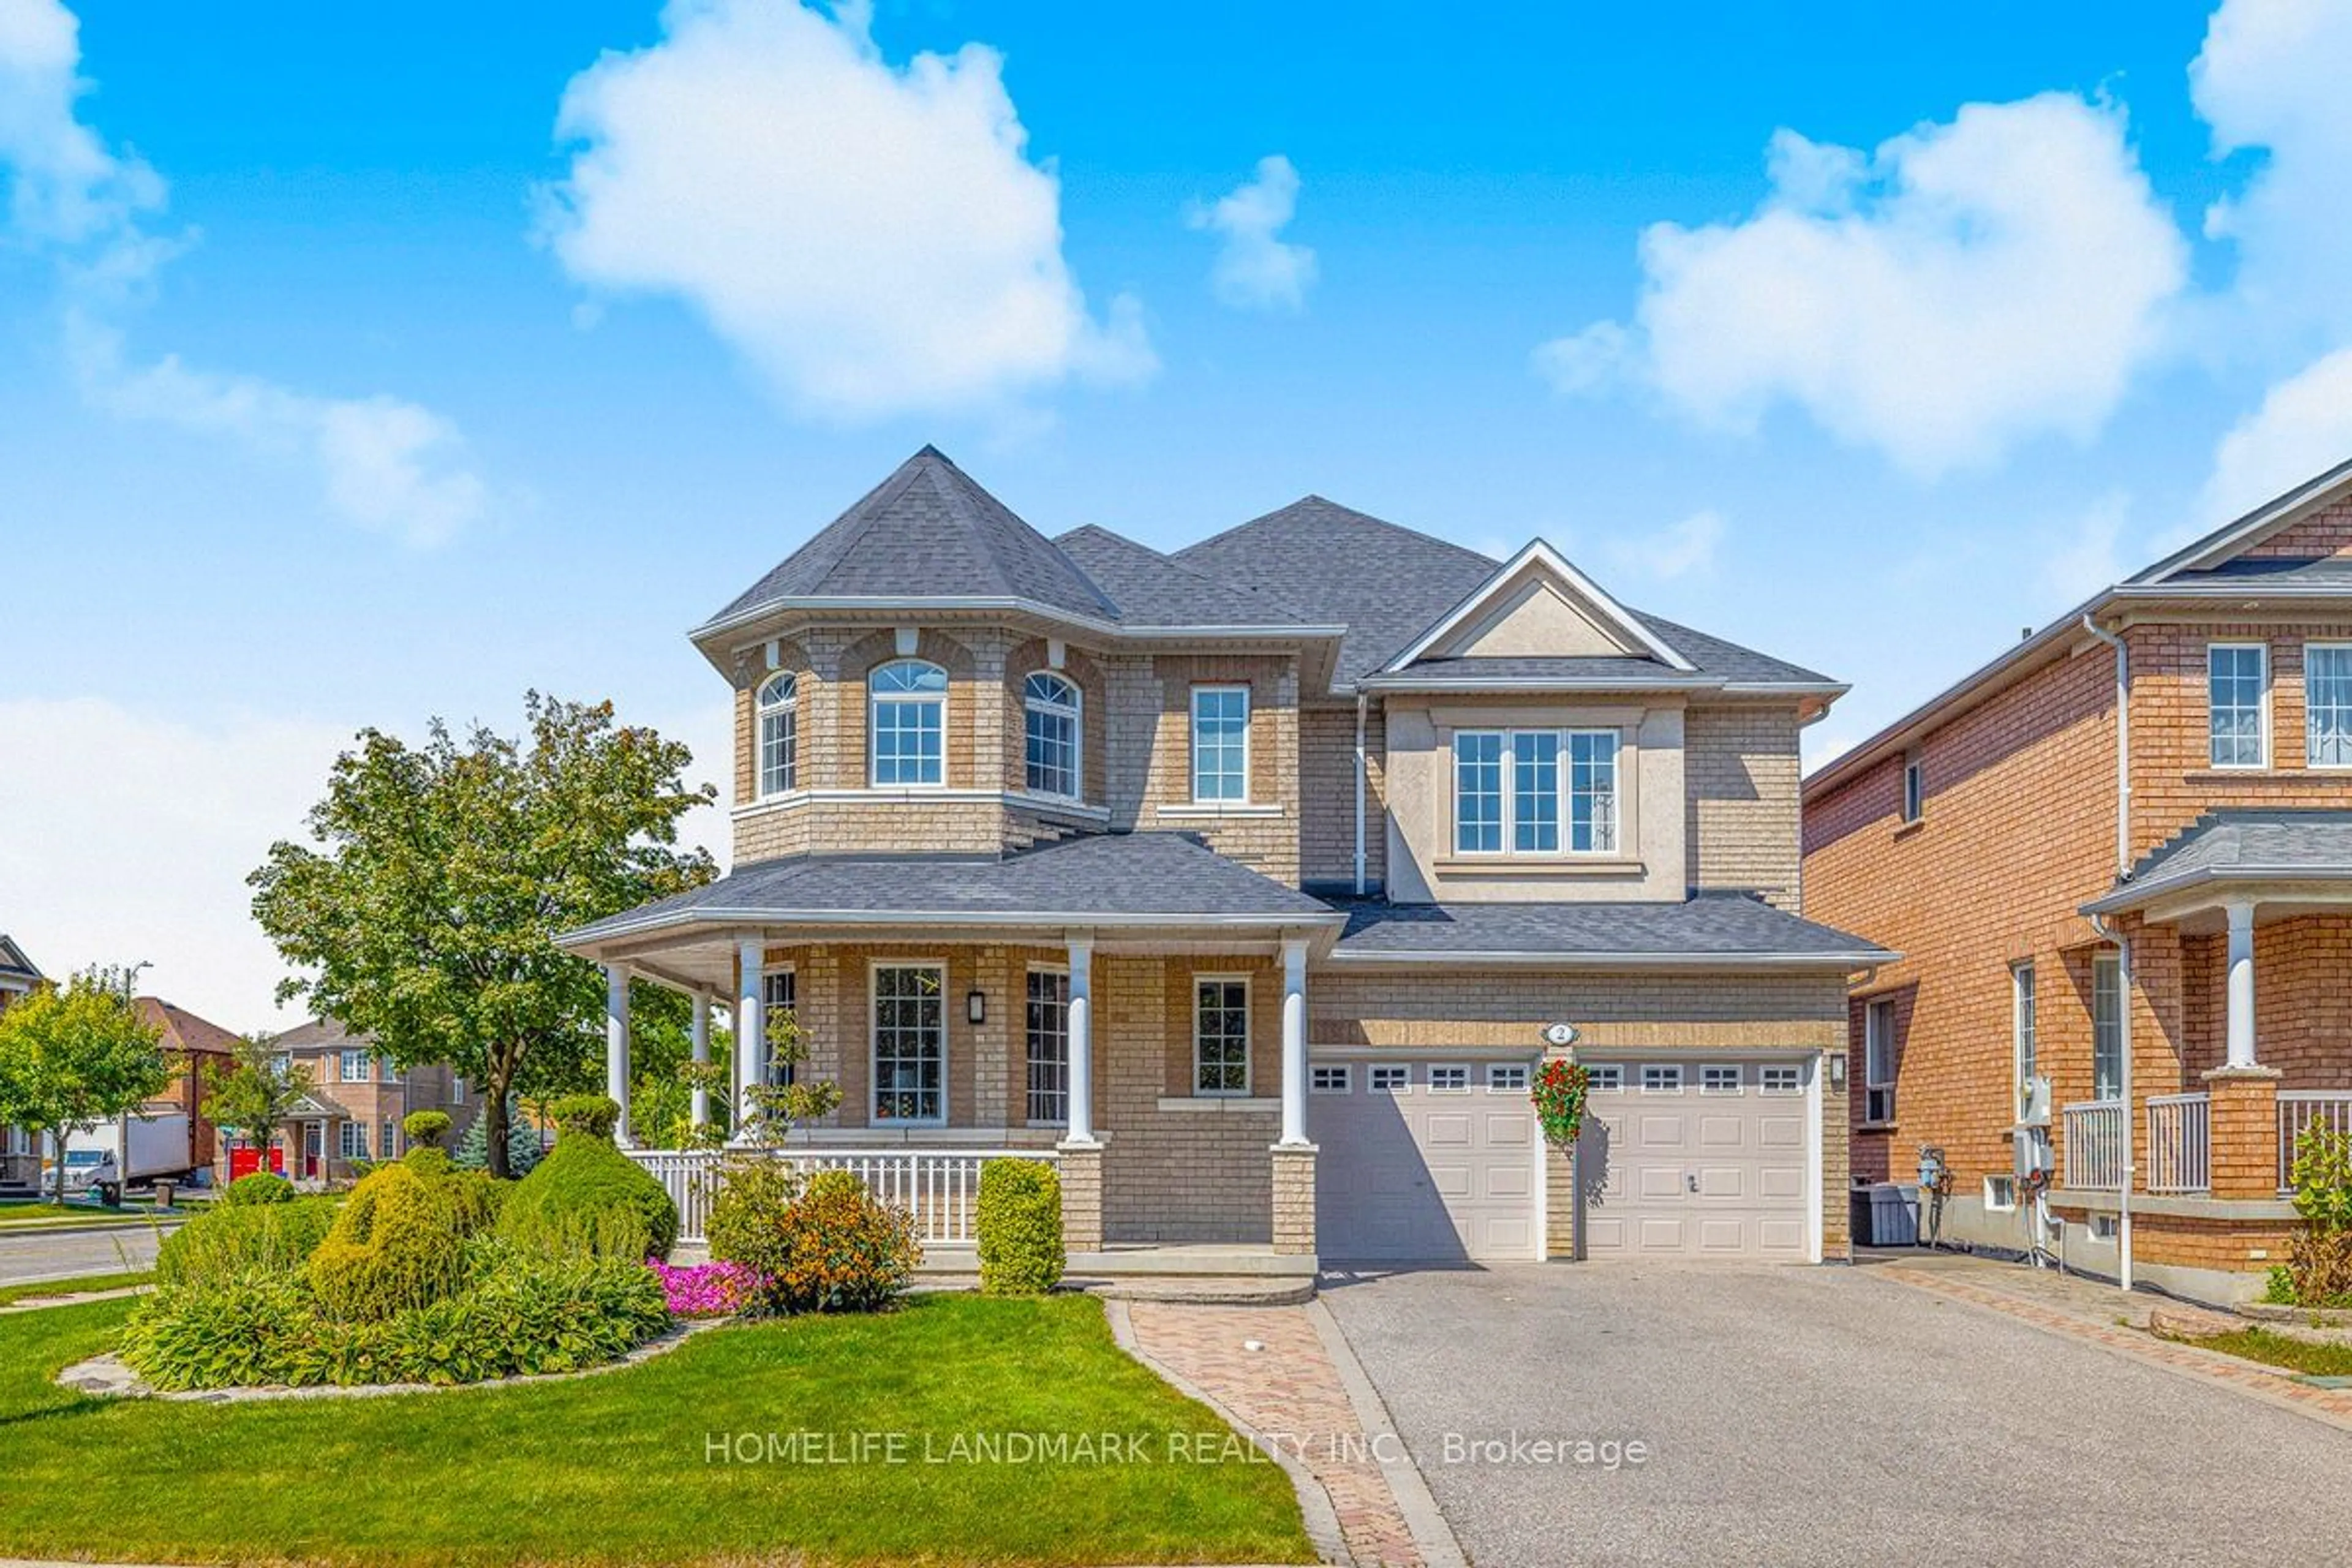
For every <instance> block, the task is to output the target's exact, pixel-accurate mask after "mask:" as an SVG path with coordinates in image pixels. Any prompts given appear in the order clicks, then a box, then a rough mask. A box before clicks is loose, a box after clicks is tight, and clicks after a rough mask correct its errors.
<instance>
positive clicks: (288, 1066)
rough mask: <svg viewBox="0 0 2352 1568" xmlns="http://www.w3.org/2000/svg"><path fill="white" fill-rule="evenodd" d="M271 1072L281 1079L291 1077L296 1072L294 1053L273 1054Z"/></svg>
mask: <svg viewBox="0 0 2352 1568" xmlns="http://www.w3.org/2000/svg"><path fill="white" fill-rule="evenodd" d="M269 1070H270V1071H271V1072H274V1073H276V1074H277V1075H278V1077H279V1078H285V1077H288V1076H289V1075H290V1074H291V1073H292V1072H293V1071H294V1053H293V1052H292V1051H276V1052H273V1053H271V1055H270V1058H269Z"/></svg>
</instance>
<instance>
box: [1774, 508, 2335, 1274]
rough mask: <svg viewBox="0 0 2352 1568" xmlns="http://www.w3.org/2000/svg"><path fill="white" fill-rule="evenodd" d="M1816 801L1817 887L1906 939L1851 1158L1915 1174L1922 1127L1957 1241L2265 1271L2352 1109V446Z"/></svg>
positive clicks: (1862, 1081) (2037, 637)
mask: <svg viewBox="0 0 2352 1568" xmlns="http://www.w3.org/2000/svg"><path fill="white" fill-rule="evenodd" d="M1804 798H1805V868H1804V869H1805V888H1806V894H1807V898H1808V900H1809V903H1810V908H1811V911H1812V912H1814V913H1816V914H1818V915H1820V916H1822V918H1823V919H1825V920H1829V921H1833V922H1837V923H1840V924H1850V925H1853V926H1854V927H1857V928H1859V929H1862V930H1866V931H1869V932H1870V933H1871V934H1872V935H1873V936H1874V937H1875V938H1877V939H1878V940H1880V941H1882V942H1885V943H1886V944H1887V945H1888V946H1889V947H1892V948H1895V949H1899V950H1900V951H1901V952H1902V953H1903V954H1904V956H1903V958H1902V960H1901V961H1900V962H1898V963H1892V964H1889V965H1887V966H1885V968H1882V969H1881V970H1880V971H1878V972H1877V973H1876V974H1875V975H1874V976H1872V977H1871V978H1870V979H1869V980H1868V982H1867V983H1866V984H1864V985H1862V986H1861V987H1860V988H1859V989H1858V990H1857V993H1856V995H1855V997H1854V1000H1853V1016H1852V1020H1851V1026H1850V1028H1851V1036H1850V1037H1851V1049H1852V1051H1853V1059H1854V1061H1855V1062H1856V1063H1857V1064H1858V1066H1859V1068H1860V1070H1858V1071H1857V1072H1856V1073H1855V1074H1854V1075H1853V1096H1852V1100H1853V1103H1852V1115H1853V1163H1854V1169H1855V1171H1856V1173H1858V1174H1864V1175H1871V1176H1877V1177H1881V1178H1884V1177H1888V1176H1892V1177H1895V1178H1900V1179H1908V1178H1909V1177H1910V1176H1911V1175H1912V1174H1913V1173H1915V1172H1916V1168H1917V1163H1918V1151H1919V1149H1920V1148H1921V1147H1922V1146H1932V1147H1935V1148H1937V1149H1940V1150H1941V1151H1942V1152H1943V1153H1944V1155H1945V1158H1946V1160H1947V1162H1948V1166H1949V1169H1950V1171H1951V1173H1952V1176H1953V1183H1952V1190H1951V1192H1950V1194H1949V1195H1948V1199H1947V1201H1946V1203H1945V1204H1944V1205H1943V1216H1942V1218H1943V1235H1944V1236H1945V1237H1947V1238H1948V1239H1954V1240H1960V1241H1968V1242H1974V1243H1979V1244H1986V1245H1993V1246H2000V1247H2012V1248H2018V1249H2024V1248H2026V1247H2033V1246H2042V1247H2050V1248H2053V1249H2054V1248H2056V1247H2059V1246H2061V1245H2062V1244H2063V1248H2064V1250H2065V1253H2066V1257H2067V1260H2068V1261H2069V1262H2070V1263H2074V1264H2079V1265H2082V1266H2084V1267H2085V1268H2090V1269H2092V1270H2095V1271H2098V1272H2102V1273H2105V1274H2108V1275H2110V1276H2111V1277H2126V1278H2128V1277H2131V1276H2133V1275H2135V1274H2136V1275H2137V1278H2139V1279H2147V1280H2150V1281H2152V1282H2155V1283H2158V1284H2160V1285H2164V1286H2166V1287H2168V1288H2170V1289H2179V1290H2181V1291H2184V1292H2186V1293H2189V1294H2193V1295H2199V1296H2201V1297H2204V1298H2206V1299H2213V1300H2225V1299H2236V1298H2241V1297H2243V1296H2246V1295H2249V1294H2252V1293H2253V1292H2255V1291H2258V1290H2259V1289H2261V1287H2262V1284H2263V1272H2264V1271H2265V1270H2266V1269H2267V1268H2269V1267H2271V1266H2273V1265H2274V1264H2277V1263H2280V1262H2283V1261H2284V1259H2285V1257H2286V1248H2287V1243H2288V1238H2289V1236H2290V1234H2291V1230H2290V1227H2291V1222H2292V1219H2293V1214H2292V1211H2291V1209H2290V1208H2289V1207H2288V1206H2287V1205H2286V1204H2284V1202H2282V1201H2281V1187H2282V1185H2283V1184H2284V1181H2285V1170H2286V1166H2287V1163H2289V1162H2290V1161H2291V1159H2292V1154H2293V1147H2294V1140H2295V1138H2296V1136H2297V1135H2298V1133H2299V1131H2300V1130H2301V1129H2302V1128H2303V1127H2304V1126H2305V1125H2306V1124H2308V1123H2309V1122H2311V1121H2314V1120H2321V1121H2327V1122H2330V1123H2332V1124H2333V1125H2335V1126H2336V1127H2339V1128H2341V1127H2344V1126H2346V1125H2347V1123H2352V983H2347V980H2348V979H2352V977H2348V976H2347V961H2352V464H2347V465H2346V466H2345V467H2343V468H2337V469H2335V470H2333V471H2331V472H2329V473H2327V474H2325V475H2322V476H2320V477H2319V478H2318V479H2314V480H2312V481H2310V482H2309V483H2307V484H2305V485H2302V486H2300V487H2298V488H2297V489H2294V490H2293V491H2290V492H2289V493H2287V494H2286V495H2284V496H2282V497H2280V498H2279V499H2278V500H2275V501H2273V502H2272V503H2271V504H2269V505H2267V506H2265V507H2263V508H2261V509H2260V510H2256V511H2254V512H2252V513H2251V514H2249V515H2248V516H2246V517H2245V518H2242V519H2241V520H2239V521H2236V522H2234V523H2231V524H2230V525H2229V526H2228V527H2225V528H2222V529H2221V530H2219V531H2216V532H2214V533H2212V534H2210V535H2209V536H2208V537H2206V538H2204V539H2201V540H2200V541H2198V542H2195V543H2193V544H2191V545H2189V546H2188V547H2187V548H2185V549H2183V550H2180V551H2179V552H2176V553H2174V554H2173V555H2171V556H2168V557H2167V558H2166V559H2165V560H2163V561H2160V562H2158V563H2156V564H2154V565H2152V566H2150V567H2148V568H2147V570H2145V571H2143V572H2140V573H2138V574H2135V575H2133V576H2131V577H2128V578H2126V579H2125V580H2124V581H2123V582H2121V583H2118V584H2115V585H2114V586H2112V587H2110V588H2107V589H2105V590H2103V591H2102V592H2100V593H2099V594H2097V595H2094V596H2093V597H2092V598H2091V599H2090V600H2089V601H2088V602H2087V603H2085V604H2084V605H2081V606H2079V607H2077V608H2076V609H2075V610H2074V611H2072V612H2070V613H2069V614H2068V615H2067V616H2064V617H2063V618H2062V619H2060V620H2058V621H2056V622H2053V624H2052V625H2050V626H2046V627H2044V628H2042V630H2041V631H2039V632H2037V633H2034V634H2032V635H2031V636H2029V637H2026V638H2025V639H2023V640H2022V641H2021V642H2020V643H2019V644H2017V645H2016V646H2014V647H2011V648H2009V649H2007V650H2005V651H2004V652H2003V653H2002V654H2001V655H2000V657H1999V658H1996V659H1994V660H1993V661H1992V662H1991V663H1990V664H1988V665H1986V666H1984V667H1983V668H1979V669H1978V670H1977V671H1975V672H1974V673H1973V674H1971V675H1969V677H1968V678H1967V679H1964V680H1962V681H1960V682H1959V683H1958V685H1956V686H1954V687H1952V688H1951V689H1948V690H1947V691H1945V692H1944V693H1942V694H1941V695H1939V696H1937V697H1936V698H1935V699H1933V700H1930V701H1929V702H1927V704H1925V705H1924V706H1922V707H1921V708H1919V709H1918V710H1916V711H1914V712H1912V713H1910V714H1908V715H1906V716H1905V717H1904V718H1903V719H1901V720H1898V721H1896V722H1895V723H1894V724H1892V725H1890V726H1888V727H1887V728H1886V729H1885V730H1884V731H1881V732H1880V733H1878V734H1877V735H1875V736H1874V737H1872V738H1871V739H1870V740H1868V741H1866V742H1864V743H1863V744H1861V745H1860V746H1857V747H1855V748H1854V749H1853V751H1851V752H1847V753H1846V754H1844V755H1843V756H1842V757H1839V758H1838V759H1836V760H1835V761H1834V762H1832V763H1830V764H1828V765H1827V766H1825V767H1823V768H1822V769H1820V770H1819V771H1817V772H1816V773H1814V774H1813V775H1812V776H1811V777H1810V778H1809V779H1807V781H1806V783H1805V790H1804ZM2037 1079H2042V1080H2047V1093H2046V1095H2041V1094H2037V1093H2036V1092H2035V1090H2036V1089H2037V1087H2038V1086H2037V1084H2036V1081H2035V1080H2037ZM2039 1162H2047V1163H2050V1164H2052V1165H2053V1166H2054V1170H2053V1172H2052V1174H2051V1178H2050V1179H2051V1181H2052V1183H2053V1190H2052V1191H2051V1192H2050V1193H2049V1194H2048V1196H2047V1198H2046V1199H2044V1200H2043V1201H2042V1202H2041V1203H2039V1204H2037V1203H2036V1202H2034V1201H2032V1181H2031V1180H2030V1179H2029V1180H2027V1181H2025V1182H2023V1183H2022V1187H2023V1191H2022V1193H2021V1179H2020V1178H2021V1172H2023V1171H2025V1170H2028V1169H2030V1168H2031V1167H2032V1165H2034V1164H2035V1163H2039ZM1932 1206H1933V1205H1932V1204H1931V1209H1932ZM2053 1217H2054V1218H2055V1219H2056V1220H2057V1221H2059V1222H2061V1223H2060V1226H2058V1227H2057V1228H2055V1229H2053V1226H2051V1224H2050V1223H2049V1222H2050V1220H2051V1219H2052V1218H2053Z"/></svg>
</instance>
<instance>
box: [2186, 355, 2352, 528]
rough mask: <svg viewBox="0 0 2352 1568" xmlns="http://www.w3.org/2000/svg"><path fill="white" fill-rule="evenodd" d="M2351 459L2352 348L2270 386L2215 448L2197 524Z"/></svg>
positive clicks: (2230, 514)
mask: <svg viewBox="0 0 2352 1568" xmlns="http://www.w3.org/2000/svg"><path fill="white" fill-rule="evenodd" d="M2346 458H2352V347H2347V348H2340V349H2337V350H2336V352H2335V353H2331V354H2328V355H2326V356H2325V357H2324V358H2321V359H2319V360H2317V361H2316V362H2315V363H2311V364H2309V365H2306V366H2305V367H2304V369H2303V370H2302V371H2300V372H2299V373H2297V374H2294V375H2292V376H2289V377H2288V378H2287V379H2286V380H2284V381H2282V382H2280V383H2279V384H2277V385H2275V386H2273V387H2272V388H2271V390H2270V392H2269V394H2268V395H2266V396H2264V397H2263V403H2262V406H2261V407H2259V408H2257V409H2255V410H2254V412H2253V413H2252V414H2250V415H2248V416H2245V417H2244V418H2243V419H2241V420H2240V421H2239V422H2238V423H2237V425H2236V426H2233V427H2232V428H2231V431H2230V433H2229V434H2228V435H2226V436H2224V437H2221V446H2220V447H2219V449H2217V450H2216V451H2215V453H2214V455H2213V473H2212V477H2211V478H2210V479H2207V480H2206V481H2205V490H2204V493H2203V495H2202V496H2200V498H2199V500H2198V506H2197V513H2198V515H2197V519H2196V521H2195V524H2194V526H2195V527H2197V528H2198V529H2200V530H2202V529H2210V528H2218V527H2219V526H2221V524H2222V523H2225V522H2228V521H2231V520H2232V519H2234V518H2238V517H2242V516H2243V515H2244V514H2245V513H2247V512H2249V511H2252V510H2253V509H2254V508H2256V507H2258V506H2260V505H2262V504H2263V502H2264V501H2266V500H2271V499H2272V498H2273V497H2274V496H2277V495H2279V494H2281V493H2282V492H2284V491H2285V490H2289V489H2293V488H2294V487H2295V486H2296V485H2299V484H2301V483H2302V482H2303V481H2304V480H2305V479H2310V478H2312V477H2313V476H2314V475H2315V474H2319V473H2321V472H2323V471H2325V470H2326V469H2328V468H2334V467H2335V466H2336V464H2338V463H2341V462H2343V461H2344V460H2345V459H2346Z"/></svg>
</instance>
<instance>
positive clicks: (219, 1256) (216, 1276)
mask: <svg viewBox="0 0 2352 1568" xmlns="http://www.w3.org/2000/svg"><path fill="white" fill-rule="evenodd" d="M246 1180H247V1181H250V1180H252V1178H251V1177H249V1176H248V1177H247V1178H246ZM244 1184H245V1183H244V1182H239V1183H236V1186H243V1185H244ZM232 1190H234V1189H232ZM334 1221H335V1203H334V1200H333V1199H331V1198H292V1199H289V1201H286V1202H283V1203H277V1202H262V1203H245V1204H228V1203H223V1204H222V1205H220V1206H219V1207H216V1208H214V1209H212V1210H210V1211H209V1212H207V1213H205V1214H200V1215H196V1216H195V1217H194V1219H191V1220H190V1221H188V1223H187V1224H185V1225H184V1226H181V1227H180V1228H179V1229H177V1230H175V1231H173V1233H172V1234H171V1235H169V1236H167V1237H164V1238H163V1245H162V1247H159V1248H157V1250H156V1253H155V1278H156V1280H157V1282H158V1283H160V1284H163V1285H192V1286H212V1285H221V1284H226V1282H228V1281H229V1280H232V1279H245V1278H247V1277H251V1276H257V1275H289V1276H291V1275H297V1274H299V1273H300V1272H301V1271H302V1268H303V1267H304V1266H305V1265H306V1264H308V1263H309V1262H310V1255H311V1254H312V1253H314V1252H316V1251H317V1250H318V1248H319V1244H320V1242H322V1241H324V1240H325V1239H326V1237H327V1232H328V1230H329V1228H330V1227H331V1226H333V1224H334Z"/></svg>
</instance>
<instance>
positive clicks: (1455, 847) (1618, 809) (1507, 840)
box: [1445, 724, 1627, 861]
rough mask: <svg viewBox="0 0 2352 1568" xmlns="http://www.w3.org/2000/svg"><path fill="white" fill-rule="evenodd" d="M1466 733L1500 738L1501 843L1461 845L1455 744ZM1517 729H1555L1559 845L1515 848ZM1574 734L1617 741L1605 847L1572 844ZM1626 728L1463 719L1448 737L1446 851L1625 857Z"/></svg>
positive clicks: (1483, 856)
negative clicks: (1449, 804)
mask: <svg viewBox="0 0 2352 1568" xmlns="http://www.w3.org/2000/svg"><path fill="white" fill-rule="evenodd" d="M1465 735H1495V736H1499V737H1500V738H1501V741H1502V759H1501V766H1502V770H1503V778H1502V795H1503V799H1502V806H1503V816H1502V840H1501V842H1502V847H1501V848H1499V849H1465V848H1464V847H1462V764H1461V757H1460V754H1459V753H1458V752H1457V751H1456V750H1455V748H1456V747H1457V746H1458V745H1459V743H1460V742H1461V739H1462V737H1463V736H1465ZM1520 735H1553V736H1557V737H1558V738H1559V752H1557V754H1556V755H1555V758H1554V761H1553V764H1552V767H1553V773H1554V774H1555V775H1556V777H1555V779H1554V782H1553V792H1554V795H1555V797H1556V804H1557V805H1558V807H1559V815H1558V816H1557V818H1556V826H1558V827H1559V848H1557V849H1519V848H1516V847H1513V846H1514V840H1515V839H1516V838H1517V829H1518V794H1519V792H1518V789H1517V786H1516V784H1515V782H1514V775H1515V773H1516V771H1517V769H1516V764H1515V763H1514V761H1513V754H1512V753H1513V744H1512V742H1513V741H1514V739H1515V738H1516V737H1517V736H1520ZM1578 735H1607V736H1609V737H1610V738H1611V739H1612V740H1613V741H1615V742H1616V743H1617V749H1616V751H1615V752H1613V753H1612V755H1611V757H1610V760H1609V778H1610V785H1609V817H1610V822H1609V832H1610V837H1611V839H1612V843H1611V844H1610V846H1609V847H1607V848H1605V849H1603V848H1599V847H1594V848H1591V849H1579V848H1577V847H1575V837H1576V829H1575V814H1574V812H1573V811H1572V810H1571V809H1570V796H1571V795H1573V794H1574V793H1575V787H1574V784H1573V783H1572V782H1571V781H1572V780H1573V779H1574V777H1575V770H1574V768H1573V767H1572V766H1571V765H1570V762H1569V750H1570V741H1571V739H1572V738H1573V737H1575V736H1578ZM1625 752H1626V745H1625V731H1623V730H1622V729H1617V728H1614V727H1612V726H1611V725H1607V724H1568V725H1560V726H1553V725H1549V724H1530V725H1517V726H1500V727H1498V726H1495V725H1488V724H1465V725H1464V726H1462V727H1461V728H1459V729H1456V730H1454V731H1452V732H1451V733H1450V734H1449V735H1448V736H1447V739H1446V746H1445V766H1446V770H1447V774H1448V776H1447V779H1446V788H1447V790H1448V792H1449V794H1448V798H1449V799H1450V800H1451V801H1452V802H1453V807H1452V810H1451V812H1450V814H1449V819H1448V822H1447V833H1448V838H1447V849H1446V854H1447V855H1448V856H1449V857H1452V858H1459V859H1463V860H1486V861H1501V860H1521V861H1526V860H1537V861H1543V860H1619V859H1622V858H1625V856H1626V854H1627V850H1626V848H1625V818H1626V811H1625Z"/></svg>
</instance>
